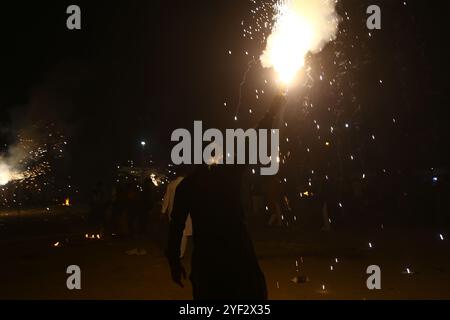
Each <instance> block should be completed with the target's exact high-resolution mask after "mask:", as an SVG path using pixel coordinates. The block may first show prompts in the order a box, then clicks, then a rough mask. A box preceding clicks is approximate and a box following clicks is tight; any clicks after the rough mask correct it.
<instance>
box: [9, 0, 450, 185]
mask: <svg viewBox="0 0 450 320" xmlns="http://www.w3.org/2000/svg"><path fill="white" fill-rule="evenodd" d="M406 3H407V5H406V6H405V5H404V4H403V1H398V0H383V1H381V0H380V1H355V0H353V1H352V0H343V1H341V2H340V4H339V5H338V11H339V13H340V14H341V16H343V17H345V14H344V12H348V14H349V16H350V17H351V20H350V21H344V22H343V24H342V25H343V26H344V27H345V29H346V30H347V33H346V34H345V35H342V34H341V35H339V36H338V39H337V40H336V42H335V43H334V44H330V45H329V46H327V47H326V48H325V49H324V51H323V52H322V53H321V54H318V55H316V56H314V57H311V62H312V64H313V65H316V66H317V65H319V64H320V65H322V66H323V67H324V69H325V70H327V72H328V74H333V72H336V74H337V71H338V70H334V69H333V66H332V65H331V64H332V59H333V58H332V57H333V55H334V54H335V53H336V52H338V51H339V52H341V53H342V55H344V56H348V57H350V58H351V59H352V60H353V61H355V62H354V66H355V69H354V70H353V69H352V71H351V72H348V73H347V74H344V75H341V76H340V77H338V78H337V81H338V82H339V83H340V86H341V89H342V90H343V92H345V94H346V97H348V99H347V100H346V99H343V100H339V101H338V100H336V92H334V91H329V89H328V88H327V87H326V86H324V85H317V86H314V87H313V89H308V90H307V91H306V90H305V91H303V92H300V91H301V89H298V88H297V89H296V90H293V94H292V95H291V96H290V102H289V105H290V106H291V107H290V108H289V109H288V111H287V114H286V115H285V117H286V118H287V119H290V120H291V119H298V122H296V124H295V126H294V127H295V130H294V129H293V130H292V131H287V133H290V134H292V136H293V137H296V138H298V139H297V140H296V141H297V142H296V143H298V148H292V150H294V149H301V148H303V147H304V145H305V144H312V142H310V141H308V138H305V137H312V136H313V135H314V137H315V136H316V134H315V133H313V134H312V131H313V129H311V128H310V127H311V124H307V121H309V120H308V119H310V120H312V119H317V120H318V121H322V123H324V126H325V124H327V125H328V123H329V122H335V121H336V119H335V118H333V117H335V116H336V114H335V113H333V115H332V116H330V115H327V113H326V112H324V111H323V110H325V108H320V107H318V108H317V109H316V110H315V111H313V112H315V113H313V114H312V115H310V116H309V117H308V118H305V117H304V113H302V112H300V113H298V112H296V111H294V110H295V104H298V101H299V100H301V99H309V100H311V101H315V102H317V103H318V104H319V106H320V105H323V106H326V105H335V106H336V108H337V109H339V110H341V114H342V118H346V119H352V121H353V123H356V124H357V126H358V127H359V128H360V129H358V131H357V132H353V134H352V135H351V137H349V138H348V139H347V140H346V141H351V142H349V144H353V145H356V146H358V148H359V149H361V148H362V150H360V153H362V154H364V159H365V163H364V166H365V167H366V168H369V169H371V168H374V170H375V168H376V167H377V166H378V165H380V166H381V164H380V163H382V164H383V165H388V164H389V165H391V166H392V167H395V168H403V167H408V169H409V170H411V171H421V170H425V168H429V167H445V166H447V165H448V160H449V159H448V140H447V138H448V129H447V128H448V125H447V122H448V115H449V112H448V106H449V104H448V92H449V89H450V88H449V82H448V76H449V71H450V66H449V56H450V52H449V51H450V49H449V48H450V46H448V31H449V20H448V17H447V16H446V15H447V12H448V10H446V8H445V6H446V5H444V2H442V1H440V2H439V3H438V4H436V3H433V4H430V3H429V2H426V1H410V0H408V1H406ZM70 4H78V5H79V6H80V7H81V10H82V30H81V31H69V30H67V29H66V26H65V25H66V18H67V14H66V13H65V11H66V8H67V6H68V5H70ZM370 4H378V5H379V6H380V7H381V9H382V14H383V16H382V19H383V20H382V30H381V31H373V36H372V37H371V38H370V39H369V38H368V37H367V33H368V30H367V28H366V26H365V19H366V17H367V15H366V13H365V9H366V8H367V6H368V5H370ZM251 8H252V3H251V2H250V1H244V0H226V1H211V0H205V1H203V0H201V1H158V0H155V1H76V2H73V1H70V2H69V1H45V2H44V1H39V2H37V1H34V2H32V3H31V2H30V3H28V2H27V3H22V2H14V4H13V5H12V4H8V5H2V9H1V12H2V15H1V29H0V30H1V31H0V32H1V43H2V46H1V47H2V50H1V55H2V59H1V60H0V61H1V62H0V63H1V68H0V70H1V73H0V79H1V91H0V122H1V131H0V142H1V143H2V145H4V144H11V143H13V142H14V138H15V133H16V131H17V130H20V128H22V127H24V126H28V125H30V124H32V123H35V122H36V121H44V122H54V123H56V124H57V125H58V127H60V128H61V130H62V131H64V132H65V135H66V136H67V137H69V140H70V144H69V148H68V156H67V158H68V159H69V160H68V161H69V163H70V170H71V172H72V174H73V175H76V176H77V177H78V179H80V181H86V180H89V179H92V177H93V176H103V175H104V176H107V175H108V174H110V172H111V171H112V170H113V168H114V166H115V165H116V164H118V163H123V162H124V161H126V160H128V159H136V158H137V157H138V155H139V152H140V151H141V150H140V148H139V147H140V145H139V141H141V140H142V139H145V140H146V141H148V143H149V150H148V152H150V153H151V155H152V157H153V158H154V159H158V160H168V159H169V157H170V149H171V146H172V144H171V143H170V134H171V132H172V131H173V130H174V129H176V128H178V127H185V128H192V125H193V123H192V122H193V120H203V121H204V122H205V125H206V126H210V127H234V126H236V123H235V122H233V118H234V115H235V114H234V112H235V111H234V107H235V106H236V104H237V99H238V94H239V83H240V82H241V80H242V76H243V73H244V72H245V70H246V68H247V64H248V61H249V56H247V55H246V54H245V53H244V52H245V51H248V52H249V53H250V55H255V56H256V57H258V56H259V55H260V53H261V49H262V46H258V45H257V44H255V43H254V42H250V41H248V39H246V38H243V37H242V26H241V21H243V20H244V21H249V20H250V19H251V14H250V10H251ZM357 35H358V36H360V41H354V37H355V36H357ZM350 39H352V40H350ZM351 45H353V46H354V48H352V49H350V46H351ZM229 50H231V51H232V54H231V55H229V54H228V51H229ZM327 66H328V69H327ZM270 74H271V73H270V72H268V71H267V70H262V68H261V67H259V66H257V67H255V68H254V69H253V70H252V71H251V73H250V74H249V79H248V83H246V86H245V87H244V91H243V104H242V109H243V110H244V111H243V114H244V116H242V117H240V118H239V119H240V120H239V121H240V122H239V123H238V125H241V126H250V125H252V124H254V123H255V122H256V120H257V119H258V117H259V116H261V115H262V113H263V112H264V110H265V108H266V106H267V105H268V104H269V103H270V100H271V98H272V96H273V93H274V92H275V89H276V88H275V87H273V86H272V87H270V86H269V87H268V88H266V95H265V97H264V98H262V99H259V100H258V102H255V101H254V92H255V88H256V89H258V88H259V89H261V86H260V83H261V82H262V80H263V79H267V78H268V77H270ZM379 79H382V80H383V88H382V89H380V90H378V89H377V88H376V87H377V83H378V81H379ZM332 90H338V89H336V88H333V89H332ZM299 92H300V93H299ZM305 95H307V97H306V98H305ZM353 95H354V96H355V97H356V99H357V102H354V101H352V96H353ZM224 102H226V103H227V107H224ZM352 103H354V105H353V104H352ZM249 106H252V107H253V109H255V114H254V115H253V116H249V115H248V112H247V110H248V108H249ZM393 118H395V119H396V126H395V127H393V126H392V122H393V120H392V119H393ZM302 119H303V120H302ZM305 119H306V120H305ZM339 121H341V120H339ZM344 122H345V121H344V120H342V123H344ZM338 124H339V123H338ZM289 128H290V127H289ZM373 133H375V134H376V136H377V142H378V145H377V146H373V147H370V148H369V147H368V148H363V147H361V146H365V145H367V144H368V143H369V142H367V141H370V139H367V141H366V140H365V139H366V138H367V137H370V136H371V134H373ZM349 148H350V146H349ZM4 149H5V148H4ZM293 152H295V151H293ZM318 157H319V158H320V156H318ZM310 161H312V162H314V161H319V160H317V159H313V160H310ZM359 165H361V164H359Z"/></svg>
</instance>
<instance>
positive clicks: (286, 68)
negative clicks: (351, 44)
mask: <svg viewBox="0 0 450 320" xmlns="http://www.w3.org/2000/svg"><path fill="white" fill-rule="evenodd" d="M335 5H336V3H335V0H279V1H278V2H277V3H276V4H275V10H276V15H275V23H274V27H273V30H272V34H271V35H270V36H269V37H268V39H267V47H266V50H265V51H264V53H263V54H262V56H261V58H260V59H261V64H262V66H263V67H265V68H273V69H274V70H275V71H276V73H277V74H278V77H279V80H280V81H281V82H282V84H284V85H287V84H289V83H290V82H292V81H293V80H294V78H295V76H296V75H297V73H298V72H299V71H300V69H302V68H303V66H304V64H305V57H306V55H307V53H308V52H311V53H317V52H320V51H321V50H322V48H323V47H324V46H325V44H326V43H328V42H329V41H332V40H334V39H335V38H336V32H337V29H338V24H339V18H338V15H337V13H336V11H335Z"/></svg>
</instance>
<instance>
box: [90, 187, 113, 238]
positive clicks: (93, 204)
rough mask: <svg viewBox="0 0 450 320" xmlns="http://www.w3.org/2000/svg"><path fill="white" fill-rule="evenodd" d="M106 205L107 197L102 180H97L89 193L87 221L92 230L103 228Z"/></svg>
mask: <svg viewBox="0 0 450 320" xmlns="http://www.w3.org/2000/svg"><path fill="white" fill-rule="evenodd" d="M107 206H108V197H107V195H106V192H105V187H104V185H103V183H102V182H97V184H96V185H95V186H94V189H93V190H92V193H91V199H90V211H89V223H90V225H91V227H92V228H93V229H94V231H100V230H101V229H102V228H103V224H104V219H105V214H106V209H107Z"/></svg>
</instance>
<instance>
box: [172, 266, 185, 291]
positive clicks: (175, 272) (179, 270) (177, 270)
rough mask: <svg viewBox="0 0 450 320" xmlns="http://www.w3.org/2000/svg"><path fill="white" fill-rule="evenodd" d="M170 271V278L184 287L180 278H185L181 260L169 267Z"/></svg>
mask: <svg viewBox="0 0 450 320" xmlns="http://www.w3.org/2000/svg"><path fill="white" fill-rule="evenodd" d="M170 272H171V273H172V280H173V282H175V283H176V284H177V285H179V286H180V287H182V288H184V285H183V282H182V281H181V280H182V279H186V270H184V267H183V265H182V264H181V262H179V263H177V264H176V265H175V266H171V267H170Z"/></svg>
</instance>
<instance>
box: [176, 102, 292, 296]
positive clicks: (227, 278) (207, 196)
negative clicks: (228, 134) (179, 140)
mask: <svg viewBox="0 0 450 320" xmlns="http://www.w3.org/2000/svg"><path fill="white" fill-rule="evenodd" d="M283 102H284V97H282V96H278V97H277V98H276V99H275V102H274V104H273V105H272V107H271V109H270V111H269V112H268V113H267V114H266V117H265V118H264V119H263V121H262V123H261V125H260V127H262V128H267V129H269V128H270V127H271V126H272V122H273V120H274V118H275V116H276V115H277V114H278V112H279V110H280V109H281V106H282V104H283ZM245 169H246V167H245V166H244V165H212V166H207V165H202V166H199V167H197V169H196V171H195V172H194V173H193V174H191V175H189V176H187V177H186V178H185V179H184V180H183V181H181V182H180V183H179V185H178V187H177V190H176V194H175V201H174V204H173V211H172V220H171V222H170V227H169V240H168V248H167V256H168V260H169V265H170V269H171V274H172V279H173V281H174V282H175V283H177V284H178V285H180V286H183V282H182V278H186V272H185V270H184V267H183V265H182V264H181V261H180V242H181V239H182V237H183V230H184V228H185V224H186V219H187V216H188V215H189V214H190V215H191V217H192V225H193V230H194V234H193V240H194V249H193V253H192V260H191V274H190V280H191V283H192V287H193V296H194V299H196V300H208V299H214V300H219V299H248V300H263V299H267V288H266V282H265V278H264V274H263V273H262V271H261V269H260V267H259V264H258V259H257V257H256V253H255V251H254V248H253V244H252V241H251V239H250V235H249V232H248V230H247V226H246V222H245V213H244V208H243V205H242V201H241V194H240V191H241V181H242V176H243V173H244V170H245Z"/></svg>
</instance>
